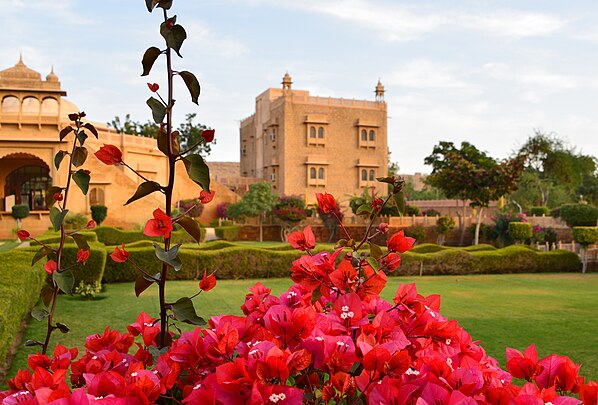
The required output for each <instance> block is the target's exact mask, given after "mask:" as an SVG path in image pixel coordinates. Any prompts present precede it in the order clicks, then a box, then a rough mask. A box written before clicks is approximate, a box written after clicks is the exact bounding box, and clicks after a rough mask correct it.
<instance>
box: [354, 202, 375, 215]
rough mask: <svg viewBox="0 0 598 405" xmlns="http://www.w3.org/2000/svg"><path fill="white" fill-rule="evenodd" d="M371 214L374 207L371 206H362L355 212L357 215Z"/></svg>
mask: <svg viewBox="0 0 598 405" xmlns="http://www.w3.org/2000/svg"><path fill="white" fill-rule="evenodd" d="M371 213H372V206H371V205H370V204H361V205H360V206H359V207H358V208H357V211H355V215H370V214H371Z"/></svg>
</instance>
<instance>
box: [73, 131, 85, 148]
mask: <svg viewBox="0 0 598 405" xmlns="http://www.w3.org/2000/svg"><path fill="white" fill-rule="evenodd" d="M75 135H77V139H78V140H79V143H80V144H81V146H83V144H84V143H85V141H86V140H87V138H88V136H87V134H86V133H85V131H77V132H75Z"/></svg>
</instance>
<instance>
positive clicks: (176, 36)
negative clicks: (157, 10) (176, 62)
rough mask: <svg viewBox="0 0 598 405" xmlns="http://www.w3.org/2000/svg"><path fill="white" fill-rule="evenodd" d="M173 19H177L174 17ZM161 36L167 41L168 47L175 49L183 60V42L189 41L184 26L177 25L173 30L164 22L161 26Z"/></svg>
mask: <svg viewBox="0 0 598 405" xmlns="http://www.w3.org/2000/svg"><path fill="white" fill-rule="evenodd" d="M173 18H176V16H175V17H173ZM160 34H161V35H162V36H163V37H164V39H165V40H166V45H168V47H170V48H172V49H174V51H175V52H176V53H177V55H179V56H180V57H181V58H182V56H181V52H180V50H181V46H182V45H183V41H184V40H185V39H187V33H186V32H185V29H184V28H183V26H182V25H179V24H175V25H174V26H173V27H172V28H168V25H167V24H166V23H165V22H163V23H162V24H160Z"/></svg>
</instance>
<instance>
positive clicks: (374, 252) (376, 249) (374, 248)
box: [370, 242, 384, 260]
mask: <svg viewBox="0 0 598 405" xmlns="http://www.w3.org/2000/svg"><path fill="white" fill-rule="evenodd" d="M383 254H384V253H383V252H382V249H381V248H380V246H378V245H376V244H375V243H371V242H370V256H371V257H373V258H374V259H376V260H378V259H380V258H381V257H382V255H383Z"/></svg>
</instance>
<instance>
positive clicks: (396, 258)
mask: <svg viewBox="0 0 598 405" xmlns="http://www.w3.org/2000/svg"><path fill="white" fill-rule="evenodd" d="M381 262H382V263H380V264H381V268H384V269H385V270H387V271H388V272H392V271H395V270H396V269H397V267H399V266H400V265H401V256H400V255H398V254H396V253H394V252H390V253H389V254H387V255H386V256H384V257H383V258H382V259H381Z"/></svg>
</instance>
